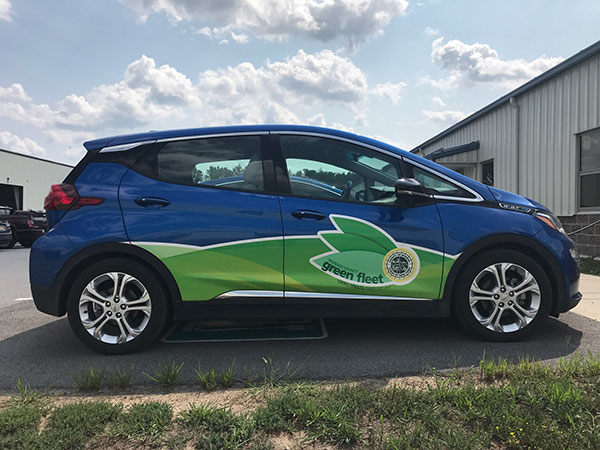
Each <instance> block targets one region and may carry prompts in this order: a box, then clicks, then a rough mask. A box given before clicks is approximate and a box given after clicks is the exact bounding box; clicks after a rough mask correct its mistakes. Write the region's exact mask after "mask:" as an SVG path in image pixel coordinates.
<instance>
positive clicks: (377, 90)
mask: <svg viewBox="0 0 600 450" xmlns="http://www.w3.org/2000/svg"><path fill="white" fill-rule="evenodd" d="M405 88H406V83H403V82H400V83H390V82H389V81H388V82H387V83H380V84H378V85H377V86H375V87H374V88H373V89H371V93H372V94H373V95H378V96H380V97H383V98H388V99H389V100H391V102H392V103H393V104H394V105H397V104H398V103H399V102H400V100H401V99H402V93H403V92H404V89H405Z"/></svg>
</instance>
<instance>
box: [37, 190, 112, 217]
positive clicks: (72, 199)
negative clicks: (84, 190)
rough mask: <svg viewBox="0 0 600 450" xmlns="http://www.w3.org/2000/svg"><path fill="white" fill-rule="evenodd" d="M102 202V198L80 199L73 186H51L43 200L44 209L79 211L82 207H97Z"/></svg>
mask: <svg viewBox="0 0 600 450" xmlns="http://www.w3.org/2000/svg"><path fill="white" fill-rule="evenodd" d="M103 201H104V198H102V197H80V196H79V193H78V192H77V189H76V188H75V185H73V184H53V185H52V186H51V187H50V192H49V193H48V195H47V196H46V199H45V200H44V209H45V210H46V211H49V210H53V209H58V210H68V209H79V208H80V207H82V206H87V205H99V204H100V203H102V202H103Z"/></svg>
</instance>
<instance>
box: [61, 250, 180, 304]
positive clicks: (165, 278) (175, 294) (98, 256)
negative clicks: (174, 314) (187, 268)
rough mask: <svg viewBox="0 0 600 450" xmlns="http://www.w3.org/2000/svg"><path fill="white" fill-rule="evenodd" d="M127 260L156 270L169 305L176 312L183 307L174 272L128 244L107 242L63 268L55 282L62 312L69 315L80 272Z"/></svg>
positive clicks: (82, 251) (148, 253)
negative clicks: (97, 264) (99, 264)
mask: <svg viewBox="0 0 600 450" xmlns="http://www.w3.org/2000/svg"><path fill="white" fill-rule="evenodd" d="M112 257H115V258H126V259H131V260H134V261H136V262H139V263H141V264H143V265H145V266H146V267H148V268H149V269H151V270H152V271H154V272H155V273H156V274H157V275H158V277H159V279H160V281H161V282H162V284H163V287H164V288H165V290H166V292H167V294H168V295H169V299H170V306H171V307H172V308H173V309H177V308H179V307H180V305H181V293H180V292H179V287H178V286H177V282H176V281H175V278H173V275H172V274H171V271H170V270H169V269H168V268H167V267H166V266H165V265H164V264H163V263H162V261H160V260H159V259H158V258H157V257H156V256H154V255H153V254H152V253H150V252H148V251H147V250H144V249H142V248H140V247H136V246H134V245H131V244H127V243H105V244H97V245H93V246H90V247H86V248H85V249H83V250H81V251H80V252H78V253H77V254H75V255H74V256H72V257H71V259H69V260H68V261H67V262H66V263H65V265H64V266H63V267H62V269H61V270H60V272H59V273H58V276H57V278H56V281H55V284H54V285H55V286H57V288H58V292H57V294H58V301H59V313H60V315H61V316H62V315H64V314H66V312H67V298H68V294H69V289H70V287H71V285H72V283H73V281H74V280H75V278H76V277H77V275H78V274H79V273H81V271H82V270H83V269H84V268H86V267H89V266H90V265H91V264H94V263H95V262H98V261H102V260H104V259H107V258H112Z"/></svg>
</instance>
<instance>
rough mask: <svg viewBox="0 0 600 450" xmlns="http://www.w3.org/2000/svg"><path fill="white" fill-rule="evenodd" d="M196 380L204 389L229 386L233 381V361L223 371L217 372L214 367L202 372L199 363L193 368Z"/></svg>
mask: <svg viewBox="0 0 600 450" xmlns="http://www.w3.org/2000/svg"><path fill="white" fill-rule="evenodd" d="M195 372H196V380H197V382H198V383H199V384H200V385H201V386H202V387H203V388H204V389H206V390H209V391H211V390H213V389H216V388H217V387H231V386H232V385H233V383H234V381H235V377H234V372H233V363H232V364H231V366H229V367H228V368H227V370H225V371H224V372H217V371H215V369H214V368H212V369H210V370H208V371H206V372H203V371H202V368H201V366H200V364H198V368H197V369H195Z"/></svg>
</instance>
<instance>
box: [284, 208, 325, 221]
mask: <svg viewBox="0 0 600 450" xmlns="http://www.w3.org/2000/svg"><path fill="white" fill-rule="evenodd" d="M292 216H294V217H295V218H296V219H305V220H323V219H324V218H325V214H323V213H320V212H318V211H310V210H307V209H297V210H296V211H294V212H293V213H292Z"/></svg>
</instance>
